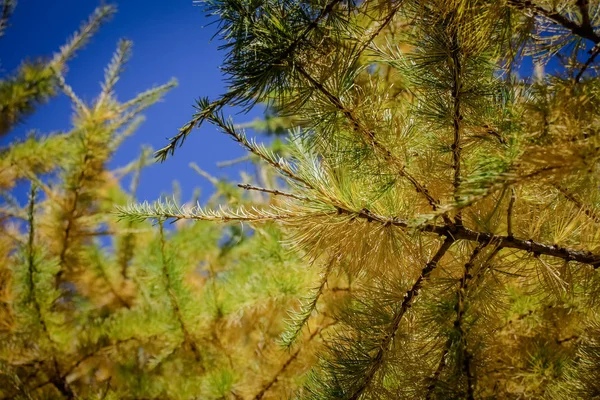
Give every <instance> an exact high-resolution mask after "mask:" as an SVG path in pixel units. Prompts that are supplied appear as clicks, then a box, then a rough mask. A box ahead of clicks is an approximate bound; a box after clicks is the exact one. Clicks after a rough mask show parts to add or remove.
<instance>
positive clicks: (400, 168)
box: [296, 65, 450, 223]
mask: <svg viewBox="0 0 600 400" xmlns="http://www.w3.org/2000/svg"><path fill="white" fill-rule="evenodd" d="M296 70H297V71H298V72H299V73H300V75H302V76H303V77H304V78H305V79H306V80H307V81H308V82H309V83H310V84H311V86H313V87H314V88H315V89H316V90H317V91H319V92H320V93H322V94H323V95H324V96H325V97H326V98H327V99H328V100H329V101H330V102H331V104H332V105H333V106H335V107H336V108H337V109H338V110H339V111H340V112H341V113H342V114H344V116H345V117H346V118H347V119H348V121H349V122H350V124H351V125H352V127H353V129H354V130H355V131H358V132H359V133H361V135H362V136H363V138H364V139H365V141H366V142H367V143H368V144H369V145H371V147H372V148H373V149H374V150H375V151H376V152H377V153H378V154H379V155H380V156H382V157H383V158H384V160H385V161H386V162H389V163H390V164H392V165H394V166H395V167H396V172H397V173H398V174H399V175H400V176H402V177H404V178H406V179H407V180H408V181H409V182H410V183H411V184H412V185H413V187H414V188H415V190H416V191H417V193H420V194H422V195H423V196H424V197H425V198H426V199H427V201H428V203H429V205H430V206H431V208H432V209H433V211H437V210H438V208H439V201H438V200H436V199H434V198H433V196H431V194H430V193H429V190H428V189H427V188H426V187H425V186H424V185H422V184H421V183H419V182H418V181H417V180H416V179H415V178H414V177H413V176H412V175H411V174H410V173H409V172H408V171H406V166H405V165H404V163H402V161H401V160H399V159H398V158H397V157H395V156H394V155H393V154H392V153H391V152H390V151H389V150H388V149H387V148H386V147H385V146H384V145H383V144H381V143H380V142H379V141H378V140H377V139H376V138H375V133H374V132H373V131H371V130H370V129H367V127H365V126H364V125H363V124H362V123H361V121H360V120H359V119H358V118H357V117H356V116H355V115H354V113H353V112H352V111H351V110H349V109H347V108H346V107H345V106H344V104H343V103H342V101H341V100H340V99H339V98H338V97H336V96H335V95H334V94H333V93H331V92H330V91H329V90H327V88H326V87H325V86H323V84H321V83H319V82H317V81H316V80H315V79H314V78H313V77H312V76H311V75H310V74H309V73H308V72H306V70H304V68H302V67H301V66H299V65H297V66H296ZM442 218H443V219H444V221H445V222H446V223H450V219H449V218H448V216H447V215H446V214H442Z"/></svg>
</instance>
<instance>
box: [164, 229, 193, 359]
mask: <svg viewBox="0 0 600 400" xmlns="http://www.w3.org/2000/svg"><path fill="white" fill-rule="evenodd" d="M159 235H160V256H161V263H162V276H163V279H164V282H165V291H166V292H167V294H168V296H169V301H170V303H171V308H172V309H173V312H174V313H175V318H176V320H177V323H178V324H179V329H180V330H181V332H182V334H183V341H184V343H185V344H187V345H188V346H189V347H190V349H191V351H192V353H193V354H194V358H195V359H196V361H198V362H200V361H201V360H202V355H201V354H200V350H199V349H198V346H197V345H196V342H195V341H194V339H193V338H192V336H191V335H190V332H189V330H188V329H187V327H186V325H185V323H184V321H183V315H182V313H181V307H180V306H179V301H178V299H177V296H176V295H175V292H174V291H173V285H172V283H171V274H170V273H169V268H168V266H167V265H168V263H169V261H168V260H167V254H166V249H165V247H166V240H165V233H164V228H163V223H162V222H160V223H159Z"/></svg>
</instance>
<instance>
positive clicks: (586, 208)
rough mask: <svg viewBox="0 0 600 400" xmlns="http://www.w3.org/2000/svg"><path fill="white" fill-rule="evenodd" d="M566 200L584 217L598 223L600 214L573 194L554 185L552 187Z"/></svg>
mask: <svg viewBox="0 0 600 400" xmlns="http://www.w3.org/2000/svg"><path fill="white" fill-rule="evenodd" d="M553 186H554V187H555V188H556V189H557V190H558V191H559V192H560V193H561V194H562V195H563V196H564V197H565V198H566V199H567V200H569V201H570V202H572V203H573V204H575V205H576V206H577V207H578V208H579V209H580V210H582V211H583V212H584V213H585V215H587V216H588V217H589V218H590V219H591V220H592V221H594V222H596V223H600V214H598V212H597V211H595V210H594V209H592V208H591V207H590V206H588V205H586V204H584V203H583V202H582V201H581V200H579V199H578V198H577V197H576V196H575V194H573V193H571V192H570V191H569V190H567V189H566V188H565V187H563V186H561V185H558V184H555V185H553Z"/></svg>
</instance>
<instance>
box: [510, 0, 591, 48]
mask: <svg viewBox="0 0 600 400" xmlns="http://www.w3.org/2000/svg"><path fill="white" fill-rule="evenodd" d="M508 4H509V5H511V6H513V7H515V8H517V9H518V10H527V11H530V12H531V13H533V14H534V15H539V16H542V17H544V18H546V19H548V20H550V21H552V22H554V23H556V24H558V25H560V26H562V27H563V28H565V29H567V30H568V31H570V32H571V33H573V34H574V35H577V36H580V37H582V38H584V39H588V40H591V41H592V42H594V44H598V43H600V36H599V35H598V34H596V32H595V31H594V28H593V27H592V26H591V25H583V24H582V25H579V24H577V23H575V22H573V21H571V20H570V19H569V18H567V17H565V16H564V15H562V14H560V13H559V12H557V11H555V10H552V11H548V10H546V9H545V8H543V7H540V6H538V5H536V4H533V2H532V1H531V0H508Z"/></svg>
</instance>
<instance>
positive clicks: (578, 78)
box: [575, 45, 600, 83]
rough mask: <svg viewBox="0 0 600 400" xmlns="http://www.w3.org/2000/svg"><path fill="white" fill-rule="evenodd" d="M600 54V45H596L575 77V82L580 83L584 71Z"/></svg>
mask: <svg viewBox="0 0 600 400" xmlns="http://www.w3.org/2000/svg"><path fill="white" fill-rule="evenodd" d="M598 54H600V46H598V45H596V46H594V48H593V49H592V50H591V51H590V56H589V58H588V59H587V61H586V62H585V64H583V66H582V67H581V69H580V70H579V72H578V73H577V76H576V77H575V83H579V81H581V78H582V76H583V73H584V72H585V71H586V70H587V69H588V68H589V66H590V65H592V63H593V62H594V60H595V59H596V57H597V56H598Z"/></svg>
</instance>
